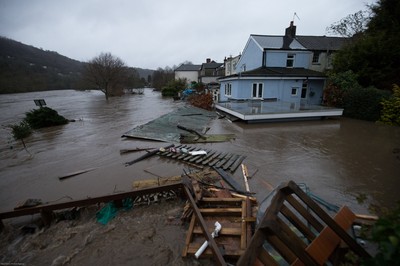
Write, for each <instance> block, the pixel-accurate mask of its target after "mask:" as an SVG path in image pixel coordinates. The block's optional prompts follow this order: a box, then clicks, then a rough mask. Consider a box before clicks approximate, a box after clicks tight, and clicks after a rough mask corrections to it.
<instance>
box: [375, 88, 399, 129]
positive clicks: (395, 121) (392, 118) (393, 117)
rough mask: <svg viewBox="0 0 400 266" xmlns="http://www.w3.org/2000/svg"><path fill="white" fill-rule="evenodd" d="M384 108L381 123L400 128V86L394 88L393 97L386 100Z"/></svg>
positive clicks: (383, 102)
mask: <svg viewBox="0 0 400 266" xmlns="http://www.w3.org/2000/svg"><path fill="white" fill-rule="evenodd" d="M382 106H383V108H382V112H381V118H380V120H379V121H380V122H382V123H384V124H387V125H391V126H400V87H399V86H398V85H394V86H393V95H392V97H390V98H389V99H384V100H383V101H382Z"/></svg>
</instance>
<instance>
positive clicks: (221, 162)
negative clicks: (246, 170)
mask: <svg viewBox="0 0 400 266" xmlns="http://www.w3.org/2000/svg"><path fill="white" fill-rule="evenodd" d="M232 156H233V154H232V153H228V154H227V155H226V156H225V157H224V158H222V159H221V160H220V161H219V162H218V163H216V164H215V167H218V168H220V167H221V166H222V165H224V164H225V163H226V162H227V161H229V159H230V158H232Z"/></svg>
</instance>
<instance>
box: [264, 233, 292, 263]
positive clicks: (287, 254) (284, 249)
mask: <svg viewBox="0 0 400 266" xmlns="http://www.w3.org/2000/svg"><path fill="white" fill-rule="evenodd" d="M265 239H266V240H267V242H268V243H269V244H270V245H271V246H272V247H273V248H274V249H275V250H276V251H277V252H278V253H279V254H280V255H281V256H282V258H283V259H284V260H285V261H287V262H289V264H290V263H291V262H292V261H295V260H296V258H297V257H296V255H295V254H294V253H293V252H292V251H291V250H290V249H289V248H288V246H287V245H285V243H283V242H282V240H280V239H279V238H278V237H277V236H276V235H275V234H274V233H273V232H270V231H269V233H267V234H266V236H265Z"/></svg>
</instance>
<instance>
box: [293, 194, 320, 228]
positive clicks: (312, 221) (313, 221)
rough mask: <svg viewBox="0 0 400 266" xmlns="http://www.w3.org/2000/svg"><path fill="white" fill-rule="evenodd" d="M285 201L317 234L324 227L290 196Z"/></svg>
mask: <svg viewBox="0 0 400 266" xmlns="http://www.w3.org/2000/svg"><path fill="white" fill-rule="evenodd" d="M286 200H287V201H288V202H289V203H290V205H292V207H293V208H295V209H296V211H298V212H299V213H300V215H301V216H303V217H304V218H305V219H306V220H307V221H308V222H309V223H310V224H311V225H312V227H314V228H315V230H317V231H318V232H321V230H322V229H323V228H324V226H323V225H322V224H321V223H320V222H319V221H318V220H317V219H316V218H315V217H314V216H312V215H311V213H310V212H309V211H308V210H307V209H306V208H305V207H304V206H303V205H301V203H300V202H298V201H297V200H296V199H295V198H294V197H293V196H292V195H288V196H287V197H286Z"/></svg>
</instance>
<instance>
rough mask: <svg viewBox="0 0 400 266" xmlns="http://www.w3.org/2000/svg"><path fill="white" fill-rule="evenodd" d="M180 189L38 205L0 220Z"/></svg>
mask: <svg viewBox="0 0 400 266" xmlns="http://www.w3.org/2000/svg"><path fill="white" fill-rule="evenodd" d="M182 187H183V186H182V183H175V184H170V185H165V186H160V187H151V188H146V189H142V190H134V191H129V192H123V193H118V194H112V195H107V196H101V197H93V198H88V199H81V200H75V201H69V202H62V203H56V204H48V205H39V206H36V207H30V208H24V209H20V210H15V211H9V212H3V213H0V220H2V219H8V218H13V217H18V216H23V215H31V214H35V213H40V212H41V211H42V210H44V211H54V210H61V209H67V208H72V207H83V206H88V205H92V204H97V203H100V202H110V201H114V200H120V199H126V198H131V197H137V196H142V195H148V194H152V193H158V192H163V191H170V190H174V191H180V190H181V189H182Z"/></svg>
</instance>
